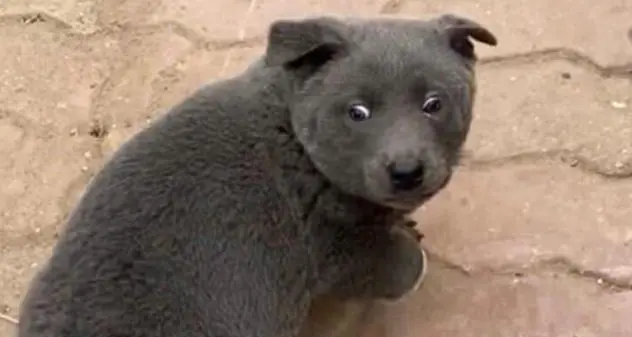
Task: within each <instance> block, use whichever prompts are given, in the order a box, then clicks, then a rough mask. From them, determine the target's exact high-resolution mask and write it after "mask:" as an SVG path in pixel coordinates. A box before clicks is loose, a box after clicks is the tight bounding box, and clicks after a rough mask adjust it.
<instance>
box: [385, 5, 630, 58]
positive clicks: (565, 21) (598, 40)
mask: <svg viewBox="0 0 632 337" xmlns="http://www.w3.org/2000/svg"><path fill="white" fill-rule="evenodd" d="M393 3H398V5H396V6H392V7H393V9H392V10H391V12H397V13H399V14H405V15H407V16H424V17H425V16H433V15H436V14H438V13H443V12H453V13H457V14H460V15H465V16H468V17H471V18H473V19H476V20H478V21H479V22H481V23H483V24H484V25H485V26H487V27H488V28H490V29H491V30H492V31H493V32H494V33H495V34H497V36H498V39H499V45H498V47H496V48H485V47H483V48H480V50H481V52H480V55H481V56H492V55H494V56H499V55H506V54H512V53H525V52H531V51H535V50H542V49H545V48H570V49H574V50H577V51H579V52H581V53H583V54H585V55H588V56H589V57H591V58H593V59H594V60H595V61H597V62H598V63H600V64H602V65H615V64H630V62H631V60H632V43H630V40H629V39H628V37H627V36H626V34H627V32H628V30H629V29H630V27H631V25H632V21H630V15H631V14H630V13H632V2H630V1H629V0H608V1H591V0H557V1H549V0H515V1H498V0H476V1H473V0H399V1H397V0H395V1H393Z"/></svg>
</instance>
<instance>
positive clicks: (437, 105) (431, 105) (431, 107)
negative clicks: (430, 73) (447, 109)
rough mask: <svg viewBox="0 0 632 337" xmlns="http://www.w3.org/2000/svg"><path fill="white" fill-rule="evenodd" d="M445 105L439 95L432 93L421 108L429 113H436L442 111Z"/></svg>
mask: <svg viewBox="0 0 632 337" xmlns="http://www.w3.org/2000/svg"><path fill="white" fill-rule="evenodd" d="M441 108H443V105H442V104H441V99H440V98H439V96H437V95H431V96H428V98H426V101H425V102H424V104H423V105H422V107H421V110H422V111H423V112H424V113H425V114H428V115H432V114H435V113H437V112H439V111H441Z"/></svg>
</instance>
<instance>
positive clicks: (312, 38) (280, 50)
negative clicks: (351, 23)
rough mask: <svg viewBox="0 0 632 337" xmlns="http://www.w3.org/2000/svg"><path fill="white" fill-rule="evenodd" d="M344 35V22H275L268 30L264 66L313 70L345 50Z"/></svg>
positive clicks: (316, 19)
mask: <svg viewBox="0 0 632 337" xmlns="http://www.w3.org/2000/svg"><path fill="white" fill-rule="evenodd" d="M343 34H344V26H343V23H342V22H340V21H338V20H336V19H333V18H326V17H321V18H310V19H304V20H277V21H275V22H273V23H272V24H271V25H270V29H269V31H268V46H267V50H266V55H265V60H266V64H267V65H269V66H283V67H286V68H290V69H296V68H303V67H306V66H307V67H309V68H310V70H312V71H313V70H316V69H318V68H319V67H320V66H322V65H324V64H325V63H327V62H328V61H330V60H331V59H332V58H333V57H335V56H336V55H337V54H339V53H341V52H342V51H343V50H344V49H345V46H346V40H345V38H344V37H343Z"/></svg>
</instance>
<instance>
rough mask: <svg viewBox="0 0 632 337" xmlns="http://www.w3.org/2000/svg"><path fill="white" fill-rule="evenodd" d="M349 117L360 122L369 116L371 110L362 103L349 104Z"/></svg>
mask: <svg viewBox="0 0 632 337" xmlns="http://www.w3.org/2000/svg"><path fill="white" fill-rule="evenodd" d="M348 113H349V118H351V120H352V121H354V122H362V121H365V120H367V119H369V118H371V110H370V109H369V108H367V107H366V106H364V105H362V104H352V105H351V106H349V111H348Z"/></svg>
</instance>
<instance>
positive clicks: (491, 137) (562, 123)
mask: <svg viewBox="0 0 632 337" xmlns="http://www.w3.org/2000/svg"><path fill="white" fill-rule="evenodd" d="M566 77H569V78H566ZM478 82H479V83H478V87H479V93H478V96H477V102H476V108H475V114H476V117H475V120H474V123H473V126H472V133H471V137H470V139H469V141H468V144H467V146H466V148H467V149H468V151H470V152H471V153H472V155H473V156H474V157H475V158H477V159H480V160H487V159H493V158H499V157H507V156H514V155H518V154H521V153H525V152H532V153H533V152H536V153H537V152H541V151H555V150H572V151H573V152H575V153H576V154H577V155H579V156H581V157H582V158H585V159H587V160H589V161H590V162H591V163H592V165H594V166H596V167H598V168H599V169H600V170H601V171H603V172H611V173H612V172H615V173H616V172H630V171H631V170H632V80H627V79H617V78H608V79H606V78H602V77H600V76H599V75H598V74H597V73H596V72H595V71H592V70H591V69H588V68H585V67H580V66H577V65H574V64H573V63H571V62H568V61H565V60H553V61H549V62H538V61H537V60H534V61H533V62H528V63H521V64H520V63H516V64H500V65H484V66H482V67H481V68H479V74H478Z"/></svg>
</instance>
